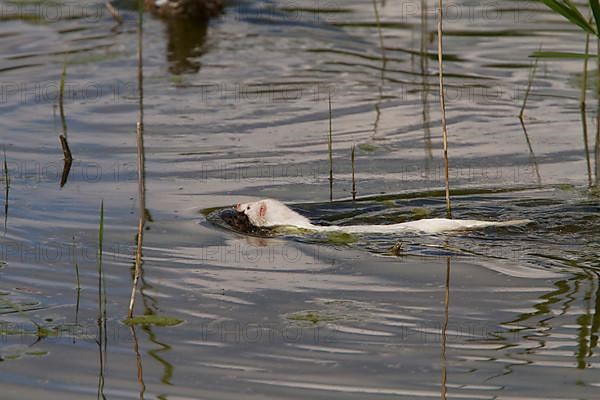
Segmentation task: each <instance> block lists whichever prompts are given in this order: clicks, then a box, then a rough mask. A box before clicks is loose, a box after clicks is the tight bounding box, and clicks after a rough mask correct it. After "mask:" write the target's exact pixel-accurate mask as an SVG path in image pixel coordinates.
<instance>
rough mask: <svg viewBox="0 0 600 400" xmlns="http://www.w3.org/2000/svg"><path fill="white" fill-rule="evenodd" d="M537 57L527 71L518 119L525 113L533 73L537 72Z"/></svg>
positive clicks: (533, 77) (540, 49)
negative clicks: (525, 87) (525, 86)
mask: <svg viewBox="0 0 600 400" xmlns="http://www.w3.org/2000/svg"><path fill="white" fill-rule="evenodd" d="M540 51H542V46H540V48H539V50H538V52H540ZM538 60H539V58H537V57H536V58H535V61H534V62H533V64H532V67H531V70H530V71H529V78H528V79H527V89H526V90H525V96H524V97H523V104H522V105H521V111H520V112H519V119H521V120H522V119H523V114H524V113H525V107H526V106H527V99H528V98H529V93H531V85H532V84H533V80H534V79H535V74H536V72H537V66H538Z"/></svg>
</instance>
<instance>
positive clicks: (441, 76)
mask: <svg viewBox="0 0 600 400" xmlns="http://www.w3.org/2000/svg"><path fill="white" fill-rule="evenodd" d="M442 6H443V0H438V24H437V35H438V69H439V83H440V111H441V115H442V135H443V141H444V183H445V189H446V214H447V215H448V218H452V206H451V204H450V181H449V172H448V170H449V165H448V129H447V127H446V98H445V96H444V63H443V54H444V52H443V43H442V42H443V25H442V24H443V9H442Z"/></svg>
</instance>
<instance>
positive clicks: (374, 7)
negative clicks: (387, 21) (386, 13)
mask: <svg viewBox="0 0 600 400" xmlns="http://www.w3.org/2000/svg"><path fill="white" fill-rule="evenodd" d="M373 11H374V12H375V22H376V23H377V33H378V34H379V49H380V51H381V58H382V59H383V60H384V62H385V60H386V57H385V48H384V46H383V34H382V33H381V22H380V20H379V10H378V9H377V0H373Z"/></svg>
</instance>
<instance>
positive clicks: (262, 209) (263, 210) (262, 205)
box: [258, 201, 267, 218]
mask: <svg viewBox="0 0 600 400" xmlns="http://www.w3.org/2000/svg"><path fill="white" fill-rule="evenodd" d="M266 214H267V203H265V202H264V201H263V202H262V203H260V208H259V209H258V215H260V217H261V218H264V217H265V215H266Z"/></svg>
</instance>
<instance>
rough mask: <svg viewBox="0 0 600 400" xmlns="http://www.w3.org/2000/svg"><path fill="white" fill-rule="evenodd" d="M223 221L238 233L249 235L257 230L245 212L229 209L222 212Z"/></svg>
mask: <svg viewBox="0 0 600 400" xmlns="http://www.w3.org/2000/svg"><path fill="white" fill-rule="evenodd" d="M220 216H221V219H222V220H223V221H225V223H226V224H227V225H229V226H230V227H231V228H232V229H234V230H235V231H238V232H243V233H248V232H252V231H254V230H255V227H254V226H253V225H252V223H251V222H250V220H249V219H248V216H247V215H246V214H244V213H243V212H239V211H236V210H234V209H231V208H228V209H225V210H223V211H221V214H220Z"/></svg>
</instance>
